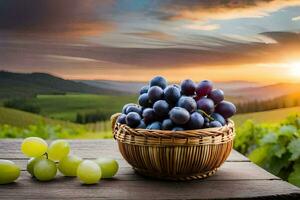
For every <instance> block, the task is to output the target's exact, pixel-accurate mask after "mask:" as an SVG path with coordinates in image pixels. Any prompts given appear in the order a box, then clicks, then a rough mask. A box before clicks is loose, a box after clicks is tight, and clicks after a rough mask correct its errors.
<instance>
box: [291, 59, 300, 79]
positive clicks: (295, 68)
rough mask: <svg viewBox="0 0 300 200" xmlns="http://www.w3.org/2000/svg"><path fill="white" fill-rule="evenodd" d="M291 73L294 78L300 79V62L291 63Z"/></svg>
mask: <svg viewBox="0 0 300 200" xmlns="http://www.w3.org/2000/svg"><path fill="white" fill-rule="evenodd" d="M289 73H290V75H292V76H294V77H297V78H300V62H294V63H291V65H290V69H289Z"/></svg>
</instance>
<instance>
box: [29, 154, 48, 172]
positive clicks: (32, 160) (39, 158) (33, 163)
mask: <svg viewBox="0 0 300 200" xmlns="http://www.w3.org/2000/svg"><path fill="white" fill-rule="evenodd" d="M45 158H46V157H45V156H40V157H36V158H30V159H29V160H28V163H27V171H28V173H29V174H31V176H33V177H34V173H33V169H34V165H35V163H37V161H39V160H41V159H45Z"/></svg>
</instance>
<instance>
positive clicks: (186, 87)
mask: <svg viewBox="0 0 300 200" xmlns="http://www.w3.org/2000/svg"><path fill="white" fill-rule="evenodd" d="M195 90H196V84H195V83H194V81H192V80H190V79H186V80H184V81H182V82H181V93H182V94H184V95H187V96H193V95H194V94H195Z"/></svg>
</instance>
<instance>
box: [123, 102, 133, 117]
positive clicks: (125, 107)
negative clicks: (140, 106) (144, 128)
mask: <svg viewBox="0 0 300 200" xmlns="http://www.w3.org/2000/svg"><path fill="white" fill-rule="evenodd" d="M132 105H136V104H134V103H127V104H125V105H124V106H123V108H122V113H123V114H126V109H127V107H128V106H132Z"/></svg>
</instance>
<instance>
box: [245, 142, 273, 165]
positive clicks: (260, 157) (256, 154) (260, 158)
mask: <svg viewBox="0 0 300 200" xmlns="http://www.w3.org/2000/svg"><path fill="white" fill-rule="evenodd" d="M269 151H270V147H269V146H262V147H259V148H257V149H255V150H254V151H252V153H251V154H250V155H249V159H250V160H251V161H252V162H254V163H256V164H258V165H263V164H264V163H265V162H266V160H267V158H268V156H269Z"/></svg>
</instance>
